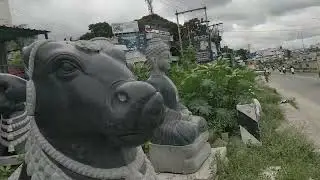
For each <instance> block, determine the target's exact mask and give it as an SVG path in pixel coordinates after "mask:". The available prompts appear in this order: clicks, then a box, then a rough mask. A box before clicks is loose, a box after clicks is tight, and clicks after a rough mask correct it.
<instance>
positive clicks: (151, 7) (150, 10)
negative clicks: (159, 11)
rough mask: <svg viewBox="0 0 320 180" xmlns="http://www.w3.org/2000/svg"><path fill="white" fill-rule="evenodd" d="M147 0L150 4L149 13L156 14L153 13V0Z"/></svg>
mask: <svg viewBox="0 0 320 180" xmlns="http://www.w3.org/2000/svg"><path fill="white" fill-rule="evenodd" d="M145 1H146V3H147V4H148V9H149V13H150V14H154V13H153V5H152V2H153V0H145Z"/></svg>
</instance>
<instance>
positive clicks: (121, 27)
mask: <svg viewBox="0 0 320 180" xmlns="http://www.w3.org/2000/svg"><path fill="white" fill-rule="evenodd" d="M111 27H112V32H113V34H123V33H132V32H139V26H138V22H137V21H131V22H125V23H113V24H111Z"/></svg>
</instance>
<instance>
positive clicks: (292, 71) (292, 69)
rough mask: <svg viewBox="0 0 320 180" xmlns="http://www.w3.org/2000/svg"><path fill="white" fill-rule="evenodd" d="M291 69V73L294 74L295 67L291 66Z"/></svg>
mask: <svg viewBox="0 0 320 180" xmlns="http://www.w3.org/2000/svg"><path fill="white" fill-rule="evenodd" d="M290 71H291V74H294V68H293V66H291V68H290Z"/></svg>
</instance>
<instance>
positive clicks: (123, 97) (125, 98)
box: [117, 93, 128, 102]
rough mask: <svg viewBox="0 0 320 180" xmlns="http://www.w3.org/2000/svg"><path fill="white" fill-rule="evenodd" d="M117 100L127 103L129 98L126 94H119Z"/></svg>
mask: <svg viewBox="0 0 320 180" xmlns="http://www.w3.org/2000/svg"><path fill="white" fill-rule="evenodd" d="M117 98H118V100H119V101H120V102H127V101H128V96H127V95H126V94H125V93H118V94H117Z"/></svg>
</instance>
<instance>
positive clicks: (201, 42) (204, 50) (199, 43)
mask: <svg viewBox="0 0 320 180" xmlns="http://www.w3.org/2000/svg"><path fill="white" fill-rule="evenodd" d="M193 40H194V43H193V44H194V45H195V48H196V51H197V52H196V59H197V61H198V62H199V63H201V62H209V61H210V51H211V49H210V46H209V36H208V35H200V36H195V37H194V38H193Z"/></svg>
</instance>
